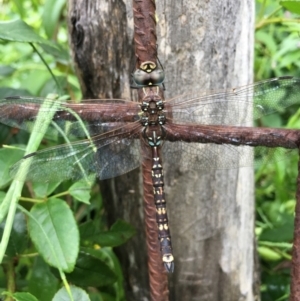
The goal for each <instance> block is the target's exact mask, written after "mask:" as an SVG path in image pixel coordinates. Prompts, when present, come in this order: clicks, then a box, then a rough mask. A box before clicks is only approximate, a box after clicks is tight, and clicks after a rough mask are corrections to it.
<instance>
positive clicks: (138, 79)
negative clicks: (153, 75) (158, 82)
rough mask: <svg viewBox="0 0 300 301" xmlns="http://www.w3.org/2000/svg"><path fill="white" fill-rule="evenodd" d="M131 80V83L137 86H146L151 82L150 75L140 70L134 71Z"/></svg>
mask: <svg viewBox="0 0 300 301" xmlns="http://www.w3.org/2000/svg"><path fill="white" fill-rule="evenodd" d="M132 78H133V81H134V82H135V83H136V84H137V85H139V86H148V85H149V82H151V79H150V75H149V74H148V73H147V72H145V71H143V70H141V69H137V70H135V71H134V72H133V75H132Z"/></svg>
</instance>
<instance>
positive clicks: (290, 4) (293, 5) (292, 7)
mask: <svg viewBox="0 0 300 301" xmlns="http://www.w3.org/2000/svg"><path fill="white" fill-rule="evenodd" d="M279 4H280V5H281V6H283V7H284V8H286V9H287V10H289V11H290V12H292V13H295V14H298V15H300V1H280V2H279Z"/></svg>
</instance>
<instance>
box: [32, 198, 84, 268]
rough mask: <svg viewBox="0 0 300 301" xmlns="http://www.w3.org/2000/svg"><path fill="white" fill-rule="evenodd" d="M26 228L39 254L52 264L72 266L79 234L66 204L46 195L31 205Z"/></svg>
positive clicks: (54, 265) (76, 251) (62, 266)
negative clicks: (45, 200)
mask: <svg viewBox="0 0 300 301" xmlns="http://www.w3.org/2000/svg"><path fill="white" fill-rule="evenodd" d="M30 213H31V214H30V216H29V220H28V230H29V234H30V237H31V239H32V241H33V242H34V244H35V246H36V248H37V249H38V251H39V253H40V255H41V256H42V257H43V258H44V260H45V261H46V262H47V263H48V264H49V265H51V266H53V267H56V268H58V269H62V270H63V271H66V272H70V271H72V270H73V268H74V266H75V262H76V258H77V255H78V248H79V234H78V229H77V225H76V222H75V219H74V216H73V214H72V211H71V210H70V208H69V206H68V205H67V204H66V203H65V202H64V201H62V200H59V199H49V200H48V201H47V202H45V203H42V204H37V205H35V206H33V208H32V209H31V212H30Z"/></svg>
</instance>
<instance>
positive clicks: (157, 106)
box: [141, 99, 166, 126]
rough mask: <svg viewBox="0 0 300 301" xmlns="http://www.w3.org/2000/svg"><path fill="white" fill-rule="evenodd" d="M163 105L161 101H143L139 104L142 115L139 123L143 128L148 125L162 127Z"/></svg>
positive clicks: (164, 120) (163, 117)
mask: <svg viewBox="0 0 300 301" xmlns="http://www.w3.org/2000/svg"><path fill="white" fill-rule="evenodd" d="M163 108H164V103H163V101H162V100H161V99H158V100H155V99H151V100H150V101H149V100H148V101H147V100H144V101H143V103H142V104H141V109H142V111H143V115H142V117H141V123H142V125H144V126H148V125H150V126H151V125H163V124H164V123H165V122H166V116H165V114H164V112H163Z"/></svg>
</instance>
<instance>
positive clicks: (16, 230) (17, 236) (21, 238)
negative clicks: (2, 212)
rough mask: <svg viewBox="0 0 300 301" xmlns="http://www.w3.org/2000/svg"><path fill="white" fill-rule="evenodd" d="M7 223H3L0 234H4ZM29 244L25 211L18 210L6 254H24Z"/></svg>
mask: <svg viewBox="0 0 300 301" xmlns="http://www.w3.org/2000/svg"><path fill="white" fill-rule="evenodd" d="M4 226H5V223H2V224H1V227H0V236H2V233H3V229H4ZM27 244H28V236H27V225H26V220H25V216H24V213H22V212H17V213H16V215H15V218H14V222H13V227H12V231H11V234H10V237H9V242H8V245H7V249H6V252H5V254H6V255H7V256H10V257H14V256H16V255H18V254H22V253H23V251H24V250H25V249H26V247H27Z"/></svg>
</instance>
